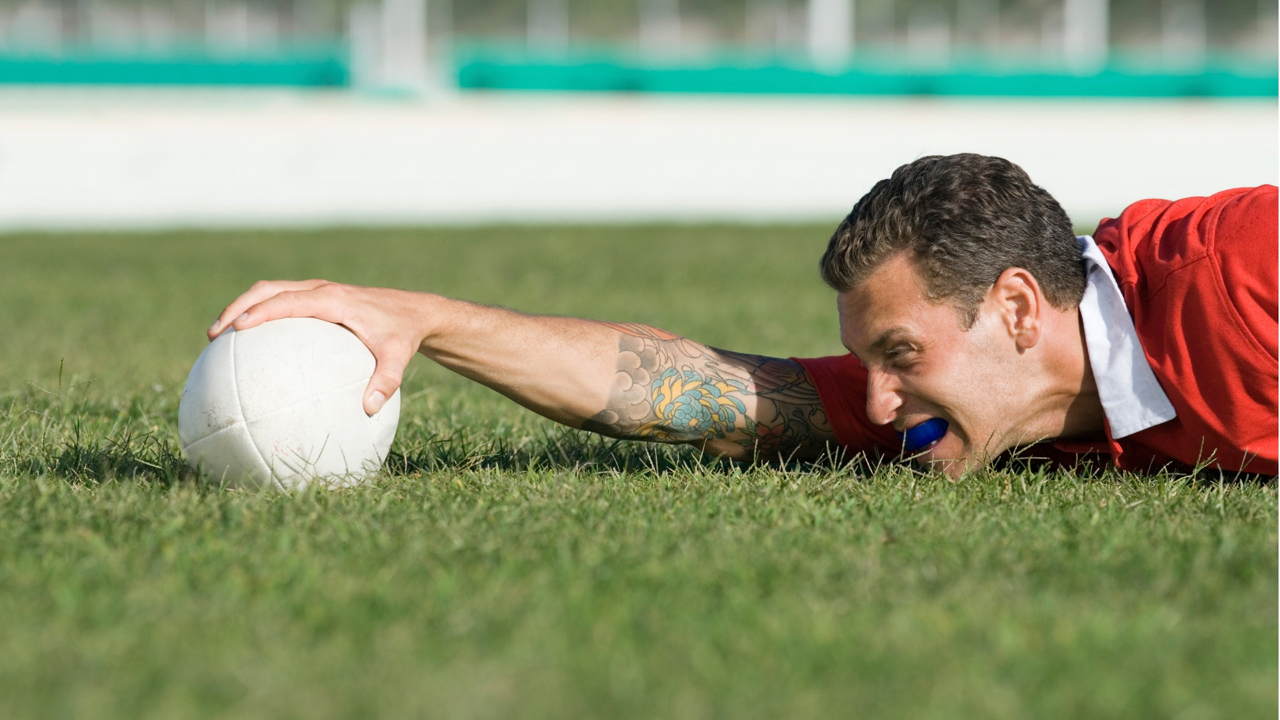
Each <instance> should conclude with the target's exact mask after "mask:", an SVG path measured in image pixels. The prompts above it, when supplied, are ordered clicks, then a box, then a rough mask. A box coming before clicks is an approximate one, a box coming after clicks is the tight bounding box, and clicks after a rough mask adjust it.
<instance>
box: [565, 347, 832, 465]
mask: <svg viewBox="0 0 1280 720" xmlns="http://www.w3.org/2000/svg"><path fill="white" fill-rule="evenodd" d="M601 324H603V325H607V326H608V327H610V328H613V329H614V330H617V331H618V332H619V333H621V336H620V338H619V340H618V374H617V376H616V380H615V385H614V387H613V390H612V392H611V393H610V398H609V406H608V407H607V408H606V409H604V410H602V411H601V412H599V413H598V414H596V415H595V417H593V418H591V419H590V420H588V421H587V422H586V423H584V425H583V429H584V430H590V431H592V432H597V433H601V434H603V435H609V436H611V437H618V438H627V439H633V440H652V441H656V442H678V443H701V444H702V445H703V447H704V448H705V449H712V450H714V451H716V452H718V453H720V454H728V455H731V456H735V457H737V458H738V459H800V460H803V459H814V458H817V457H819V456H821V455H822V454H823V453H824V452H825V451H826V449H827V447H828V446H829V445H832V444H834V442H835V436H834V434H833V433H832V431H831V426H830V425H829V424H828V422H827V416H826V413H825V412H824V411H823V409H822V400H821V399H820V398H819V397H818V391H817V389H816V388H815V387H814V386H813V382H812V381H811V380H810V379H809V375H808V373H806V372H805V370H804V368H803V367H802V366H801V365H800V363H798V362H796V361H794V360H786V359H782V358H770V357H763V356H760V355H744V354H741V353H734V352H728V351H725V350H717V349H715V348H711V347H707V346H706V345H702V344H699V343H695V342H693V341H691V340H687V339H685V338H682V337H680V336H678V335H672V334H670V333H667V332H664V331H662V330H657V329H655V328H651V327H648V326H646V325H636V324H618V323H601ZM726 443H728V444H729V445H728V448H730V450H729V451H726Z"/></svg>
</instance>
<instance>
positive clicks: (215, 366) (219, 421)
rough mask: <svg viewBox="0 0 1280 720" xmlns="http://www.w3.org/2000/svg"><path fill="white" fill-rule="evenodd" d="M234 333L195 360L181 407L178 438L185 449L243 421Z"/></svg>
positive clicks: (221, 339) (179, 410) (210, 344)
mask: <svg viewBox="0 0 1280 720" xmlns="http://www.w3.org/2000/svg"><path fill="white" fill-rule="evenodd" d="M234 346H235V340H234V333H232V332H226V333H223V334H222V335H221V336H219V337H218V338H217V339H215V340H214V341H213V342H211V343H209V345H208V346H206V347H205V349H204V351H203V352H201V353H200V357H198V358H196V363H195V365H194V366H193V367H192V368H191V374H190V375H188V376H187V383H186V385H184V386H183V388H182V401H181V402H180V403H179V404H178V438H179V439H180V440H181V442H182V445H183V447H185V446H187V445H190V444H192V443H194V442H197V441H199V440H200V439H202V438H205V437H207V436H209V435H212V434H214V433H216V432H218V431H220V430H223V429H224V428H228V427H230V426H232V425H234V424H236V423H237V422H241V421H243V420H244V416H243V415H242V414H241V412H240V401H239V399H238V397H237V393H236V386H235V375H234V373H233V372H232V363H231V356H232V352H233V349H234Z"/></svg>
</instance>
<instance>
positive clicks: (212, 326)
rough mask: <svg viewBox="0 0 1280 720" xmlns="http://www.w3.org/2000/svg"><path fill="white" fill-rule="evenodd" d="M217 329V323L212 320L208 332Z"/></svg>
mask: <svg viewBox="0 0 1280 720" xmlns="http://www.w3.org/2000/svg"><path fill="white" fill-rule="evenodd" d="M217 327H218V321H217V320H214V321H213V324H212V325H210V326H209V332H213V331H214V330H215V329H217Z"/></svg>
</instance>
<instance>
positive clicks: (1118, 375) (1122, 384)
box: [1076, 235, 1178, 439]
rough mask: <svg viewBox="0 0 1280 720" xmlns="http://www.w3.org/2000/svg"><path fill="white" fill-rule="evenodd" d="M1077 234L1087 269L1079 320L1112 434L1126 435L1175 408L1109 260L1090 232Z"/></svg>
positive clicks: (1156, 422)
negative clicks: (1146, 351)
mask: <svg viewBox="0 0 1280 720" xmlns="http://www.w3.org/2000/svg"><path fill="white" fill-rule="evenodd" d="M1076 240H1077V241H1078V242H1079V243H1080V249H1081V251H1082V252H1083V253H1084V263H1085V270H1086V272H1087V273H1088V282H1087V284H1086V286H1085V290H1084V297H1082V298H1081V299H1080V322H1081V324H1082V325H1083V326H1084V339H1085V346H1086V348H1087V350H1088V351H1089V362H1090V364H1092V365H1093V379H1094V382H1096V383H1097V385H1098V398H1099V399H1100V400H1101V401H1102V410H1103V412H1105V413H1106V415H1107V423H1108V424H1109V425H1110V426H1111V437H1112V438H1114V439H1119V438H1122V437H1127V436H1129V435H1132V434H1134V433H1136V432H1140V431H1142V430H1146V429H1147V428H1149V427H1152V426H1153V425H1159V424H1160V423H1163V422H1168V421H1170V420H1172V419H1174V418H1175V417H1177V416H1178V413H1177V412H1176V411H1175V410H1174V409H1173V403H1171V402H1169V396H1168V395H1165V393H1164V389H1162V388H1161V387H1160V381H1159V380H1157V379H1156V374H1155V373H1154V372H1152V371H1151V365H1150V363H1148V362H1147V356H1146V355H1145V354H1144V353H1143V352H1142V342H1141V341H1140V340H1139V339H1138V331H1137V330H1136V329H1135V328H1134V326H1133V318H1132V317H1131V316H1130V315H1129V309H1128V307H1127V306H1125V303H1124V295H1123V294H1121V293H1120V286H1119V285H1117V284H1116V278H1115V276H1114V275H1113V274H1112V273H1111V266H1110V265H1108V264H1107V259H1106V257H1104V256H1103V254H1102V251H1101V250H1099V249H1098V244H1097V243H1095V242H1094V241H1093V238H1092V237H1090V236H1088V235H1081V236H1080V237H1078V238H1076Z"/></svg>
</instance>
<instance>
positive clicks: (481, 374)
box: [419, 295, 618, 427]
mask: <svg viewBox="0 0 1280 720" xmlns="http://www.w3.org/2000/svg"><path fill="white" fill-rule="evenodd" d="M423 301H424V306H425V307H424V312H426V313H428V314H429V315H430V316H432V317H435V318H439V320H438V321H437V322H436V323H435V324H434V325H433V327H432V328H431V329H430V330H429V331H428V332H427V333H426V337H425V339H424V340H423V341H422V344H421V347H420V348H419V351H420V352H421V353H422V354H423V355H425V356H426V357H428V358H430V359H432V360H434V361H435V362H437V363H439V364H441V365H443V366H444V367H446V368H448V369H450V370H452V371H454V372H456V373H458V374H460V375H462V376H464V377H466V378H469V379H471V380H474V381H476V382H478V383H481V384H482V385H485V386H487V387H489V388H492V389H493V390H496V391H497V392H499V393H502V394H503V395H505V396H507V397H508V398H510V399H512V400H514V401H515V402H517V403H519V404H520V405H523V406H524V407H527V408H529V409H530V410H533V411H534V412H537V413H538V414H540V415H543V416H545V417H547V418H550V419H552V420H555V421H556V422H559V423H562V424H565V425H570V426H572V427H582V426H583V424H584V423H585V422H586V421H587V420H588V419H589V418H591V417H592V416H593V415H595V414H596V413H598V412H599V411H600V409H601V408H602V407H605V406H606V404H607V402H608V397H609V389H610V386H611V385H612V383H613V378H614V374H615V372H616V366H617V355H618V350H617V348H618V339H617V338H618V333H617V331H615V330H612V329H610V328H608V327H606V326H603V325H601V324H599V323H595V322H592V321H589V320H580V319H577V318H565V317H555V316H546V315H526V314H523V313H519V312H515V311H512V310H508V309H505V308H500V307H490V306H485V305H478V304H476V303H470V302H466V301H462V300H453V299H449V298H444V297H440V296H434V295H428V296H424V298H423Z"/></svg>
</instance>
